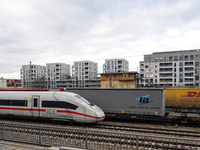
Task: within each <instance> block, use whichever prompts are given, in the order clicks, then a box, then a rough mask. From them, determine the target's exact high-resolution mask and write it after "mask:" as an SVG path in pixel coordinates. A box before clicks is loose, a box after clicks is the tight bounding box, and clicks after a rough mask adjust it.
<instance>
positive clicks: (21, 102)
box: [0, 99, 28, 107]
mask: <svg viewBox="0 0 200 150" xmlns="http://www.w3.org/2000/svg"><path fill="white" fill-rule="evenodd" d="M0 105H3V106H25V107H27V105H28V101H27V100H2V99H1V100H0Z"/></svg>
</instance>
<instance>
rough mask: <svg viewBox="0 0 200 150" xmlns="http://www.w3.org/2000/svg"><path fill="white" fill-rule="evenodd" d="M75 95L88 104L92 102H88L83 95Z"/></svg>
mask: <svg viewBox="0 0 200 150" xmlns="http://www.w3.org/2000/svg"><path fill="white" fill-rule="evenodd" d="M75 97H77V98H78V99H81V100H82V101H84V102H86V103H87V104H88V105H91V104H92V103H90V102H89V101H88V100H87V99H85V98H84V97H82V96H80V95H75Z"/></svg>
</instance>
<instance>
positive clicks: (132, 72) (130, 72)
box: [101, 71, 138, 75]
mask: <svg viewBox="0 0 200 150" xmlns="http://www.w3.org/2000/svg"><path fill="white" fill-rule="evenodd" d="M125 73H126V74H138V72H136V71H129V72H106V73H101V75H104V74H105V75H107V74H108V75H110V74H125Z"/></svg>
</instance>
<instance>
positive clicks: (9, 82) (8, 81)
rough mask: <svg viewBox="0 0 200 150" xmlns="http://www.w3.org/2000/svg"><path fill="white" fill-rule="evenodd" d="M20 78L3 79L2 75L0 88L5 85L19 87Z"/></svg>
mask: <svg viewBox="0 0 200 150" xmlns="http://www.w3.org/2000/svg"><path fill="white" fill-rule="evenodd" d="M21 85H22V84H21V80H20V79H5V78H3V77H1V78H0V88H7V87H21Z"/></svg>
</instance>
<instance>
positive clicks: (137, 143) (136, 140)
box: [136, 135, 139, 150]
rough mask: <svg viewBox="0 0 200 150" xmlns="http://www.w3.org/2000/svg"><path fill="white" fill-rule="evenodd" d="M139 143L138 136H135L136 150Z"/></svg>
mask: <svg viewBox="0 0 200 150" xmlns="http://www.w3.org/2000/svg"><path fill="white" fill-rule="evenodd" d="M138 143H139V141H138V135H136V150H138V148H139V145H138Z"/></svg>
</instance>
